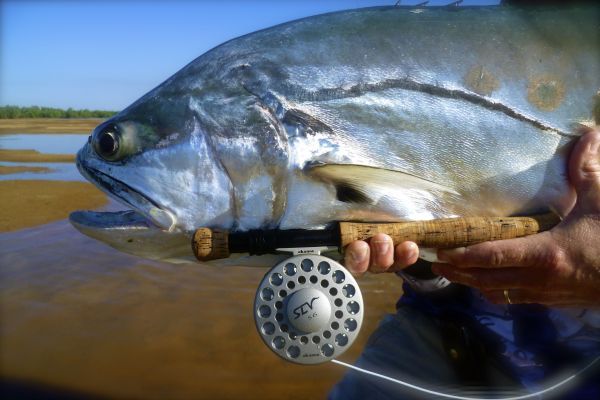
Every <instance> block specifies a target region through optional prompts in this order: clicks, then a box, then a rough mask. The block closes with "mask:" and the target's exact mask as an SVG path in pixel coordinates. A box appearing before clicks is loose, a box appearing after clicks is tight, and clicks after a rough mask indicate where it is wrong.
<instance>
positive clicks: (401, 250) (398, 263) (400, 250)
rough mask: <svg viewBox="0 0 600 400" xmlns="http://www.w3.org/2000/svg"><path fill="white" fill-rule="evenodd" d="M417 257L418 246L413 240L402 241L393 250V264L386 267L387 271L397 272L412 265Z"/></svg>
mask: <svg viewBox="0 0 600 400" xmlns="http://www.w3.org/2000/svg"><path fill="white" fill-rule="evenodd" d="M418 259H419V246H417V244H416V243H414V242H402V243H400V244H399V245H398V246H396V249H395V252H394V264H393V265H392V266H391V267H390V268H389V269H388V271H389V272H398V271H401V270H403V269H404V268H406V267H408V266H409V265H413V264H414V263H416V262H417V260H418Z"/></svg>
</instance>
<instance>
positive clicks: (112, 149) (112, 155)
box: [92, 126, 123, 161]
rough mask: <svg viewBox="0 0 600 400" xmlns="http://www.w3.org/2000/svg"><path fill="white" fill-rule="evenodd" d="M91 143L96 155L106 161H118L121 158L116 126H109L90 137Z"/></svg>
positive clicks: (119, 139)
mask: <svg viewBox="0 0 600 400" xmlns="http://www.w3.org/2000/svg"><path fill="white" fill-rule="evenodd" d="M92 143H93V146H94V150H95V151H96V153H97V154H98V155H99V156H100V157H102V158H103V159H105V160H106V161H118V160H119V159H121V158H123V157H122V154H121V153H122V152H121V151H119V150H120V148H121V135H120V134H119V131H118V129H117V127H116V126H109V127H106V128H104V129H102V130H100V131H99V132H98V133H95V134H94V135H93V137H92Z"/></svg>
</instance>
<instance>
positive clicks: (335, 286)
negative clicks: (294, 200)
mask: <svg viewBox="0 0 600 400" xmlns="http://www.w3.org/2000/svg"><path fill="white" fill-rule="evenodd" d="M300 252H301V251H300ZM363 310H364V303H363V298H362V294H361V292H360V288H359V287H358V284H357V283H356V280H355V279H354V277H353V276H352V275H351V274H350V272H348V270H346V269H345V268H344V267H343V266H342V265H341V264H339V263H338V262H336V261H334V260H332V259H330V258H327V257H324V256H321V255H315V254H310V255H302V254H300V255H296V256H294V257H291V258H288V259H286V260H284V261H282V262H281V263H279V264H277V265H275V266H274V267H273V268H271V270H269V272H267V274H266V275H265V277H264V278H263V280H262V282H261V283H260V286H259V287H258V289H257V291H256V297H255V299H254V321H255V322H256V329H257V330H258V333H259V335H260V337H261V338H262V340H263V341H264V342H265V344H266V345H267V347H269V348H270V349H271V350H272V351H273V352H274V353H276V354H277V355H278V356H280V357H281V358H283V359H285V360H287V361H291V362H294V363H297V364H319V363H323V362H326V361H330V360H331V359H333V358H334V357H337V356H339V355H340V354H342V353H343V352H344V351H346V350H347V349H348V348H349V347H350V346H351V345H352V343H353V342H354V340H355V339H356V337H357V336H358V332H359V331H360V327H361V326H362V321H363Z"/></svg>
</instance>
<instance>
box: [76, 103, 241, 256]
mask: <svg viewBox="0 0 600 400" xmlns="http://www.w3.org/2000/svg"><path fill="white" fill-rule="evenodd" d="M188 100H189V99H188V98H187V97H186V96H174V97H170V96H156V95H155V94H154V93H152V92H151V93H149V94H148V95H147V96H145V97H144V98H142V99H141V100H140V101H138V102H136V103H134V104H133V105H132V106H130V107H129V108H127V109H125V110H124V111H122V112H121V113H119V114H118V115H116V116H115V117H113V118H111V119H109V120H107V121H106V122H104V123H102V124H101V125H99V126H98V127H97V128H96V129H95V130H94V131H93V133H92V135H91V136H90V137H89V140H88V143H87V144H85V145H84V147H83V148H82V149H81V150H80V151H79V152H78V154H77V159H76V163H77V167H78V169H79V171H80V172H81V174H82V175H83V176H84V177H85V178H87V179H88V180H89V181H91V182H92V183H93V184H94V185H96V186H97V187H98V188H100V189H101V190H102V191H104V192H105V193H107V194H108V195H109V196H110V197H112V198H114V199H116V200H117V201H119V202H120V203H123V204H124V205H126V206H127V207H129V208H132V209H133V210H134V211H135V212H136V213H137V216H136V217H132V215H131V214H130V213H97V212H93V213H92V212H77V213H74V214H72V215H71V222H72V223H73V225H75V227H77V228H78V229H79V230H80V231H82V232H83V233H84V234H86V235H88V236H92V237H94V238H96V239H99V240H101V241H103V242H106V243H108V244H109V245H111V246H113V247H116V248H118V249H120V250H124V251H126V252H129V253H134V254H138V253H139V251H135V249H133V250H132V249H131V247H132V246H134V245H135V244H136V242H139V240H141V239H143V241H144V246H141V245H140V244H139V243H137V245H138V246H140V247H147V246H148V243H147V242H148V240H151V238H152V240H151V241H153V242H166V241H168V240H167V238H172V237H181V238H182V240H184V239H183V238H184V237H185V241H186V246H187V247H188V248H189V240H188V239H189V236H190V235H191V232H192V231H193V230H194V229H195V228H197V227H201V226H210V227H221V228H227V227H230V226H231V224H232V221H233V216H232V211H231V201H232V188H231V182H230V179H229V177H228V175H227V173H226V172H225V171H224V169H223V168H222V167H221V165H220V162H219V160H218V158H217V156H216V155H215V153H214V151H213V149H212V146H211V143H210V138H209V135H208V133H207V132H206V130H205V129H204V128H203V127H202V126H201V124H200V123H199V122H198V119H197V118H196V117H195V115H194V113H193V112H192V111H191V110H190V108H189V101H188ZM132 243H133V244H132ZM144 251H145V252H146V250H144ZM150 258H161V257H150Z"/></svg>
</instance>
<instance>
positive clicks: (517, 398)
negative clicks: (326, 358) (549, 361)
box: [331, 356, 600, 400]
mask: <svg viewBox="0 0 600 400" xmlns="http://www.w3.org/2000/svg"><path fill="white" fill-rule="evenodd" d="M598 360H600V356H598V357H596V358H595V359H594V360H592V362H590V363H589V364H588V365H587V366H585V367H584V368H583V369H581V370H580V371H578V372H576V373H575V374H573V375H571V376H569V377H567V378H565V379H563V380H562V381H559V382H558V383H555V384H554V385H552V386H549V387H547V388H545V389H542V390H540V391H538V392H534V393H528V394H523V395H519V396H511V397H469V396H460V395H454V394H448V393H443V392H438V391H435V390H432V389H427V388H425V387H422V386H418V385H414V384H412V383H408V382H405V381H402V380H400V379H396V378H392V377H390V376H386V375H383V374H380V373H377V372H373V371H369V370H367V369H364V368H360V367H357V366H355V365H352V364H348V363H345V362H343V361H339V360H335V359H333V360H331V362H332V363H334V364H338V365H341V366H343V367H346V368H350V369H352V370H355V371H357V372H360V373H363V374H365V375H371V376H374V377H376V378H379V379H383V380H386V381H389V382H393V383H396V384H398V385H401V386H405V387H407V388H409V389H412V390H415V391H418V392H422V393H426V394H430V395H434V396H438V397H443V398H446V399H456V400H490V399H493V400H523V399H530V398H533V397H538V396H541V395H543V394H546V393H549V392H551V391H553V390H556V389H558V388H559V387H561V386H563V385H565V384H567V383H568V382H570V381H572V380H573V379H575V378H576V377H577V376H579V375H581V374H583V373H584V372H585V371H586V370H588V369H590V368H591V367H592V366H594V364H596V362H597V361H598Z"/></svg>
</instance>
